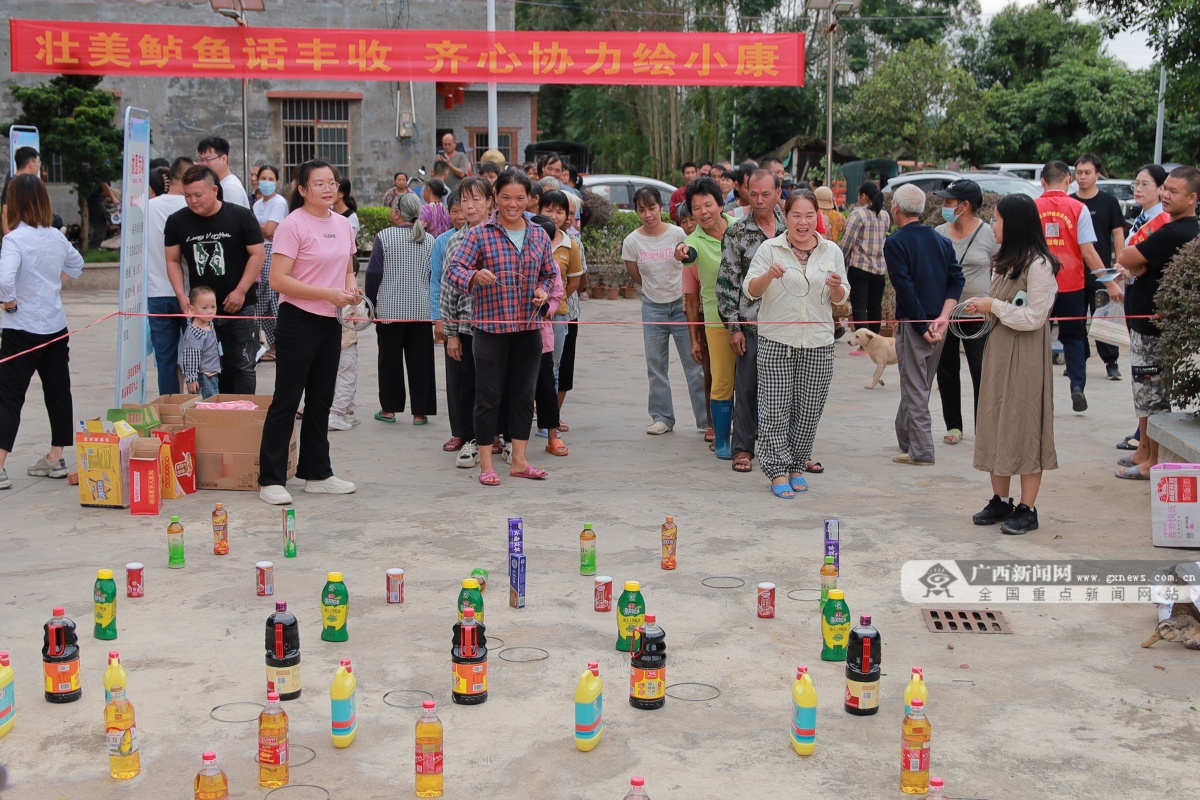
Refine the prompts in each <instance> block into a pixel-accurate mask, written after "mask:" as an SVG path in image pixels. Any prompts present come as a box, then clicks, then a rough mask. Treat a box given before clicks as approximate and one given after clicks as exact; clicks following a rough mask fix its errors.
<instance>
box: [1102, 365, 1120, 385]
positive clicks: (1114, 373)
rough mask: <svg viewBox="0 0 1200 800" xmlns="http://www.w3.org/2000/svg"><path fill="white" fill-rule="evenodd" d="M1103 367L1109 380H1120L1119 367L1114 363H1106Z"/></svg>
mask: <svg viewBox="0 0 1200 800" xmlns="http://www.w3.org/2000/svg"><path fill="white" fill-rule="evenodd" d="M1105 369H1106V370H1107V371H1108V379H1109V380H1110V381H1119V380H1121V368H1120V367H1118V366H1117V365H1116V364H1108V365H1107V366H1105Z"/></svg>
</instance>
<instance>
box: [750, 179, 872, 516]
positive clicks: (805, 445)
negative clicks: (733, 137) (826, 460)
mask: <svg viewBox="0 0 1200 800" xmlns="http://www.w3.org/2000/svg"><path fill="white" fill-rule="evenodd" d="M783 210H784V217H785V220H786V222H787V230H786V231H785V232H784V234H783V235H782V236H776V237H775V238H774V239H767V240H766V241H765V242H763V243H762V245H761V246H760V247H759V249H758V252H757V253H755V255H754V259H753V260H752V261H751V262H750V269H749V270H748V271H747V272H746V279H745V281H744V282H743V284H742V288H743V289H744V290H745V292H746V294H747V295H748V296H749V297H750V298H751V299H757V298H760V297H761V298H762V308H761V310H760V311H759V314H758V414H759V429H758V432H759V438H758V445H759V451H758V461H759V466H761V467H762V471H763V472H764V473H765V474H766V476H767V477H768V478H769V479H770V480H771V491H772V492H774V494H775V496H776V497H780V498H783V499H785V500H790V499H792V498H793V497H794V496H795V494H796V493H797V492H804V491H807V490H808V483H807V481H805V479H804V466H805V464H807V463H808V460H809V459H810V458H811V457H812V448H813V440H814V439H815V438H816V435H817V424H818V423H819V422H820V420H821V412H822V411H823V410H824V408H825V399H826V398H827V397H828V396H829V382H830V380H832V378H833V342H834V339H833V306H834V305H835V304H837V303H844V302H845V301H846V299H847V298H848V297H849V296H850V287H849V286H848V285H847V282H846V264H845V261H844V260H843V258H842V251H841V250H840V249H839V248H838V246H837V245H836V244H834V243H833V242H831V241H829V240H827V239H825V238H823V237H822V236H821V235H820V234H819V233H817V214H818V210H817V198H816V196H815V195H814V194H813V193H812V192H810V191H809V190H807V189H804V190H802V191H797V192H793V193H792V194H791V195H790V196H789V197H788V199H787V202H785V203H784V206H783ZM772 323H774V324H772ZM785 323H786V324H785ZM796 323H799V324H796Z"/></svg>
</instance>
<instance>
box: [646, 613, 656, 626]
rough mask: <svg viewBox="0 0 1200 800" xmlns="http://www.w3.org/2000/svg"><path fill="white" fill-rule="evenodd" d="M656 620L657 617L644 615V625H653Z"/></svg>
mask: <svg viewBox="0 0 1200 800" xmlns="http://www.w3.org/2000/svg"><path fill="white" fill-rule="evenodd" d="M657 619H658V617H656V616H655V615H654V614H647V615H646V624H647V625H653V624H654V622H655V620H657Z"/></svg>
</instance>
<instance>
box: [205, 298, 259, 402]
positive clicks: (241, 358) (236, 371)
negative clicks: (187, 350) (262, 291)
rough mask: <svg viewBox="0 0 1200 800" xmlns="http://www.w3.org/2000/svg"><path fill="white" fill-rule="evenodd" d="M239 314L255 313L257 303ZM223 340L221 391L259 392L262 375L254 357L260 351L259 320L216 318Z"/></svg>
mask: <svg viewBox="0 0 1200 800" xmlns="http://www.w3.org/2000/svg"><path fill="white" fill-rule="evenodd" d="M237 313H238V314H253V313H254V306H253V305H249V306H246V307H245V308H243V309H242V310H241V311H238V312H237ZM213 330H215V331H216V332H217V341H219V342H220V343H221V379H220V387H221V391H222V392H224V393H227V394H257V393H258V392H257V382H258V377H257V374H256V373H255V371H254V367H255V361H254V357H255V356H256V355H257V354H258V348H259V344H258V321H257V320H253V319H221V318H220V317H217V318H216V319H214V320H213Z"/></svg>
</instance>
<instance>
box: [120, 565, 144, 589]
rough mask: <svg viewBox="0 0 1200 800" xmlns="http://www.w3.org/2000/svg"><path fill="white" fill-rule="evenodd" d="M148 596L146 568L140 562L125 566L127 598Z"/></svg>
mask: <svg viewBox="0 0 1200 800" xmlns="http://www.w3.org/2000/svg"><path fill="white" fill-rule="evenodd" d="M145 595H146V567H145V566H144V565H143V564H142V563H141V562H140V561H134V562H133V563H131V564H126V565H125V596H126V597H144V596H145Z"/></svg>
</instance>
